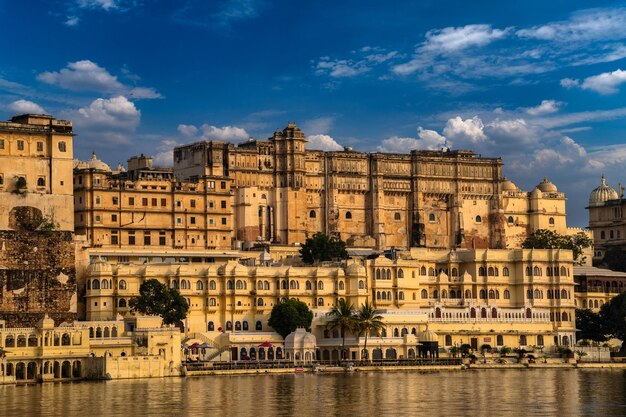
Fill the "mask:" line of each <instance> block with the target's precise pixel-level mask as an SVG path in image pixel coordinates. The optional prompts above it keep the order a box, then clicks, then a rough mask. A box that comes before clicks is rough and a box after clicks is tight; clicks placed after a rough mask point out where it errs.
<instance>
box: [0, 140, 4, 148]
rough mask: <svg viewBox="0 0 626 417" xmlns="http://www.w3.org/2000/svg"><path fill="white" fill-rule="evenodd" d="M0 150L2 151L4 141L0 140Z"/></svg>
mask: <svg viewBox="0 0 626 417" xmlns="http://www.w3.org/2000/svg"><path fill="white" fill-rule="evenodd" d="M0 149H4V139H0Z"/></svg>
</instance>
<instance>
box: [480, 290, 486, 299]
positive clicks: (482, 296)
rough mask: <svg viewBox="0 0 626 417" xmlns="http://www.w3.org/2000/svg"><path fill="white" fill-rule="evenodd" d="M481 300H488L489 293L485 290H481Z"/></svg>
mask: <svg viewBox="0 0 626 417" xmlns="http://www.w3.org/2000/svg"><path fill="white" fill-rule="evenodd" d="M480 298H481V299H483V300H486V299H487V291H485V290H480Z"/></svg>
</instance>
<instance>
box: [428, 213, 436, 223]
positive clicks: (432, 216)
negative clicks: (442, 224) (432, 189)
mask: <svg viewBox="0 0 626 417" xmlns="http://www.w3.org/2000/svg"><path fill="white" fill-rule="evenodd" d="M428 221H429V222H434V221H435V213H430V214H429V215H428Z"/></svg>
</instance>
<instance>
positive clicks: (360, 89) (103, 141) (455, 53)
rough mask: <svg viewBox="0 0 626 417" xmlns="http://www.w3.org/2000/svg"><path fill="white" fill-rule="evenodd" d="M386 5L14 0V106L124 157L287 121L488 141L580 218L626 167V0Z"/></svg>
mask: <svg viewBox="0 0 626 417" xmlns="http://www.w3.org/2000/svg"><path fill="white" fill-rule="evenodd" d="M384 3H385V2H381V1H368V0H360V1H341V2H338V1H325V0H320V1H315V2H307V1H298V2H295V1H269V0H215V1H208V0H207V1H201V0H190V1H179V2H176V1H156V0H154V1H153V0H53V1H39V2H38V1H35V0H31V1H20V2H17V1H8V0H4V1H3V0H0V21H2V22H3V24H2V26H1V27H0V50H1V51H2V53H0V118H1V119H8V118H10V117H11V116H12V115H13V114H16V113H22V112H27V111H32V112H41V111H45V112H46V113H50V114H52V115H54V116H55V117H59V118H67V119H70V120H72V121H73V122H74V124H75V130H76V132H77V134H78V136H77V137H76V142H75V153H76V155H77V157H79V158H82V159H85V158H87V157H89V155H90V154H91V152H92V151H96V152H97V153H98V155H99V156H100V157H101V158H102V159H103V160H105V161H107V162H108V163H110V164H112V165H114V164H117V163H118V162H125V161H126V159H127V158H128V157H130V156H131V155H134V154H137V153H145V154H152V155H154V156H155V158H156V161H157V162H158V163H159V164H167V163H169V161H170V160H171V152H170V151H171V149H172V147H173V146H175V145H176V144H180V143H187V142H191V141H194V140H198V139H202V138H204V139H219V140H229V141H231V142H239V141H241V140H244V139H246V138H247V137H248V136H254V137H259V138H266V137H268V136H270V135H271V133H272V132H273V131H274V130H275V129H276V128H283V127H284V126H285V125H286V124H287V122H288V121H295V122H296V123H298V125H300V126H301V127H302V128H303V129H304V131H305V133H306V134H307V135H308V136H309V140H310V143H309V147H316V148H322V149H340V147H341V146H353V147H355V148H356V149H357V150H363V151H377V150H380V151H387V152H408V151H410V150H411V149H417V148H421V149H439V148H442V147H451V148H453V149H457V148H463V149H473V150H475V151H476V152H477V153H480V154H482V155H488V156H501V157H502V158H503V162H504V171H505V175H506V176H508V177H509V178H511V179H512V180H513V181H514V182H516V184H517V185H518V186H519V187H520V188H522V189H525V190H528V191H530V190H531V189H532V188H533V187H534V185H536V184H537V183H539V182H540V181H541V179H542V178H543V177H544V176H547V177H548V178H549V179H550V180H552V181H553V182H554V183H555V184H556V185H557V186H558V187H559V189H560V190H562V191H564V192H566V193H567V196H568V213H569V214H570V216H569V220H568V221H569V224H570V225H572V226H585V225H586V224H587V214H586V210H585V209H584V207H585V205H586V202H587V197H588V194H589V192H590V191H591V190H592V189H593V188H594V187H595V186H596V185H598V184H599V182H600V175H602V174H603V173H604V174H605V175H606V176H607V181H608V182H609V184H610V185H612V186H614V187H617V184H618V182H620V181H624V182H626V176H624V174H623V172H624V170H623V168H622V167H623V166H624V162H625V161H626V140H625V139H626V136H625V135H624V133H625V132H626V100H625V98H626V3H624V2H608V1H604V2H603V1H573V0H568V1H562V0H558V1H545V0H544V1H541V2H540V1H525V2H502V1H474V2H465V1H441V0H440V1H419V2H417V1H394V2H386V3H392V5H391V6H390V5H386V4H384ZM508 3H511V4H508Z"/></svg>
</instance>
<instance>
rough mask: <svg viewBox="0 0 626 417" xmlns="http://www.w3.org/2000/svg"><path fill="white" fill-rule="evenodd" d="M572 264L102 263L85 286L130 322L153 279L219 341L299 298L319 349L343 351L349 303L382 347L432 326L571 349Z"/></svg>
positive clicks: (467, 260)
mask: <svg viewBox="0 0 626 417" xmlns="http://www.w3.org/2000/svg"><path fill="white" fill-rule="evenodd" d="M572 267H573V260H572V254H571V251H565V250H523V249H516V250H474V249H472V250H470V249H464V250H456V251H447V250H429V249H426V248H413V249H411V250H410V251H407V252H405V253H400V254H399V255H398V256H397V257H396V259H394V260H391V259H388V258H386V257H382V256H380V257H378V258H375V259H363V260H353V261H352V263H350V264H349V265H339V264H338V265H334V266H319V267H307V266H288V265H285V266H246V265H242V264H241V263H239V262H237V261H236V260H232V261H229V262H226V263H222V264H219V263H216V264H212V265H211V264H178V265H177V264H148V265H133V264H118V265H111V264H110V263H107V262H104V261H96V262H94V263H93V264H91V266H90V269H89V275H88V279H87V281H86V284H85V293H86V299H87V303H88V308H87V319H88V320H106V319H108V318H111V317H115V316H116V315H117V314H122V315H125V316H127V317H128V316H129V315H130V312H129V308H128V300H129V299H130V297H132V296H135V295H137V294H138V292H139V286H140V285H141V283H142V282H143V281H144V280H146V279H151V278H154V279H158V280H159V281H161V282H162V283H164V284H166V285H168V286H170V287H172V288H176V289H179V290H180V292H181V294H182V295H183V296H184V297H185V298H186V299H187V301H188V303H189V305H190V310H189V315H188V317H187V319H186V321H185V323H184V325H185V328H186V331H187V332H188V333H202V334H204V335H205V336H206V337H207V338H210V339H214V338H216V337H218V336H219V335H220V334H221V333H222V332H226V333H235V334H238V333H246V332H250V333H253V332H267V331H268V330H271V329H270V328H269V327H268V324H267V321H268V319H269V314H270V312H271V309H272V307H273V306H274V305H275V304H276V303H278V302H280V301H281V300H283V299H286V298H296V299H298V300H300V301H302V302H304V303H306V304H307V305H308V306H309V307H310V308H311V309H312V310H313V312H314V315H315V317H316V318H315V319H314V322H313V326H312V332H313V334H314V335H315V336H316V337H317V341H318V345H319V346H333V349H332V350H336V349H337V347H338V346H339V345H340V343H341V338H339V336H338V335H337V334H335V335H333V334H329V333H328V332H327V331H326V330H325V324H326V321H327V317H326V313H327V312H328V311H329V310H330V309H331V308H332V307H333V306H334V305H335V303H336V302H338V300H339V299H342V298H345V299H346V300H348V301H349V302H351V303H353V304H354V305H355V306H359V305H361V304H363V303H364V302H365V301H369V302H370V303H372V305H374V306H375V307H376V308H378V309H381V310H382V311H383V316H384V317H385V324H386V328H385V330H384V331H383V332H382V333H381V335H380V336H381V340H380V341H379V342H376V343H383V342H384V343H385V344H391V345H394V344H395V345H397V344H401V345H402V343H403V342H402V340H404V339H403V338H406V337H409V338H410V337H412V336H409V335H413V336H418V337H419V334H420V333H424V332H425V331H426V330H427V327H428V329H429V330H430V331H431V332H434V333H435V334H436V335H437V341H438V344H439V346H443V347H451V346H454V345H461V344H464V343H467V344H470V345H471V346H473V347H474V348H476V349H478V348H479V347H480V346H481V345H482V344H484V343H488V344H491V345H492V346H504V345H507V346H510V347H518V346H542V347H552V346H554V345H571V344H573V343H574V342H575V324H574V323H575V321H574V309H575V305H574V280H573V273H572ZM429 337H431V336H429ZM356 343H357V346H358V345H359V344H362V343H363V340H362V339H361V340H359V341H356ZM411 343H412V342H409V341H406V342H404V345H403V346H405V347H407V349H406V350H405V351H403V353H398V354H403V355H409V351H408V348H409V345H410V346H411V347H413V348H415V346H416V345H415V344H411ZM369 346H370V347H371V348H372V349H374V348H375V347H376V345H375V344H372V345H369ZM355 351H356V352H357V353H358V352H360V350H359V349H358V348H357V349H356V350H355ZM329 354H331V350H330V349H329ZM372 354H374V352H373V351H372V352H370V355H372ZM322 355H323V353H322ZM370 357H372V356H370ZM405 357H408V356H405ZM233 359H237V357H233Z"/></svg>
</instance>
